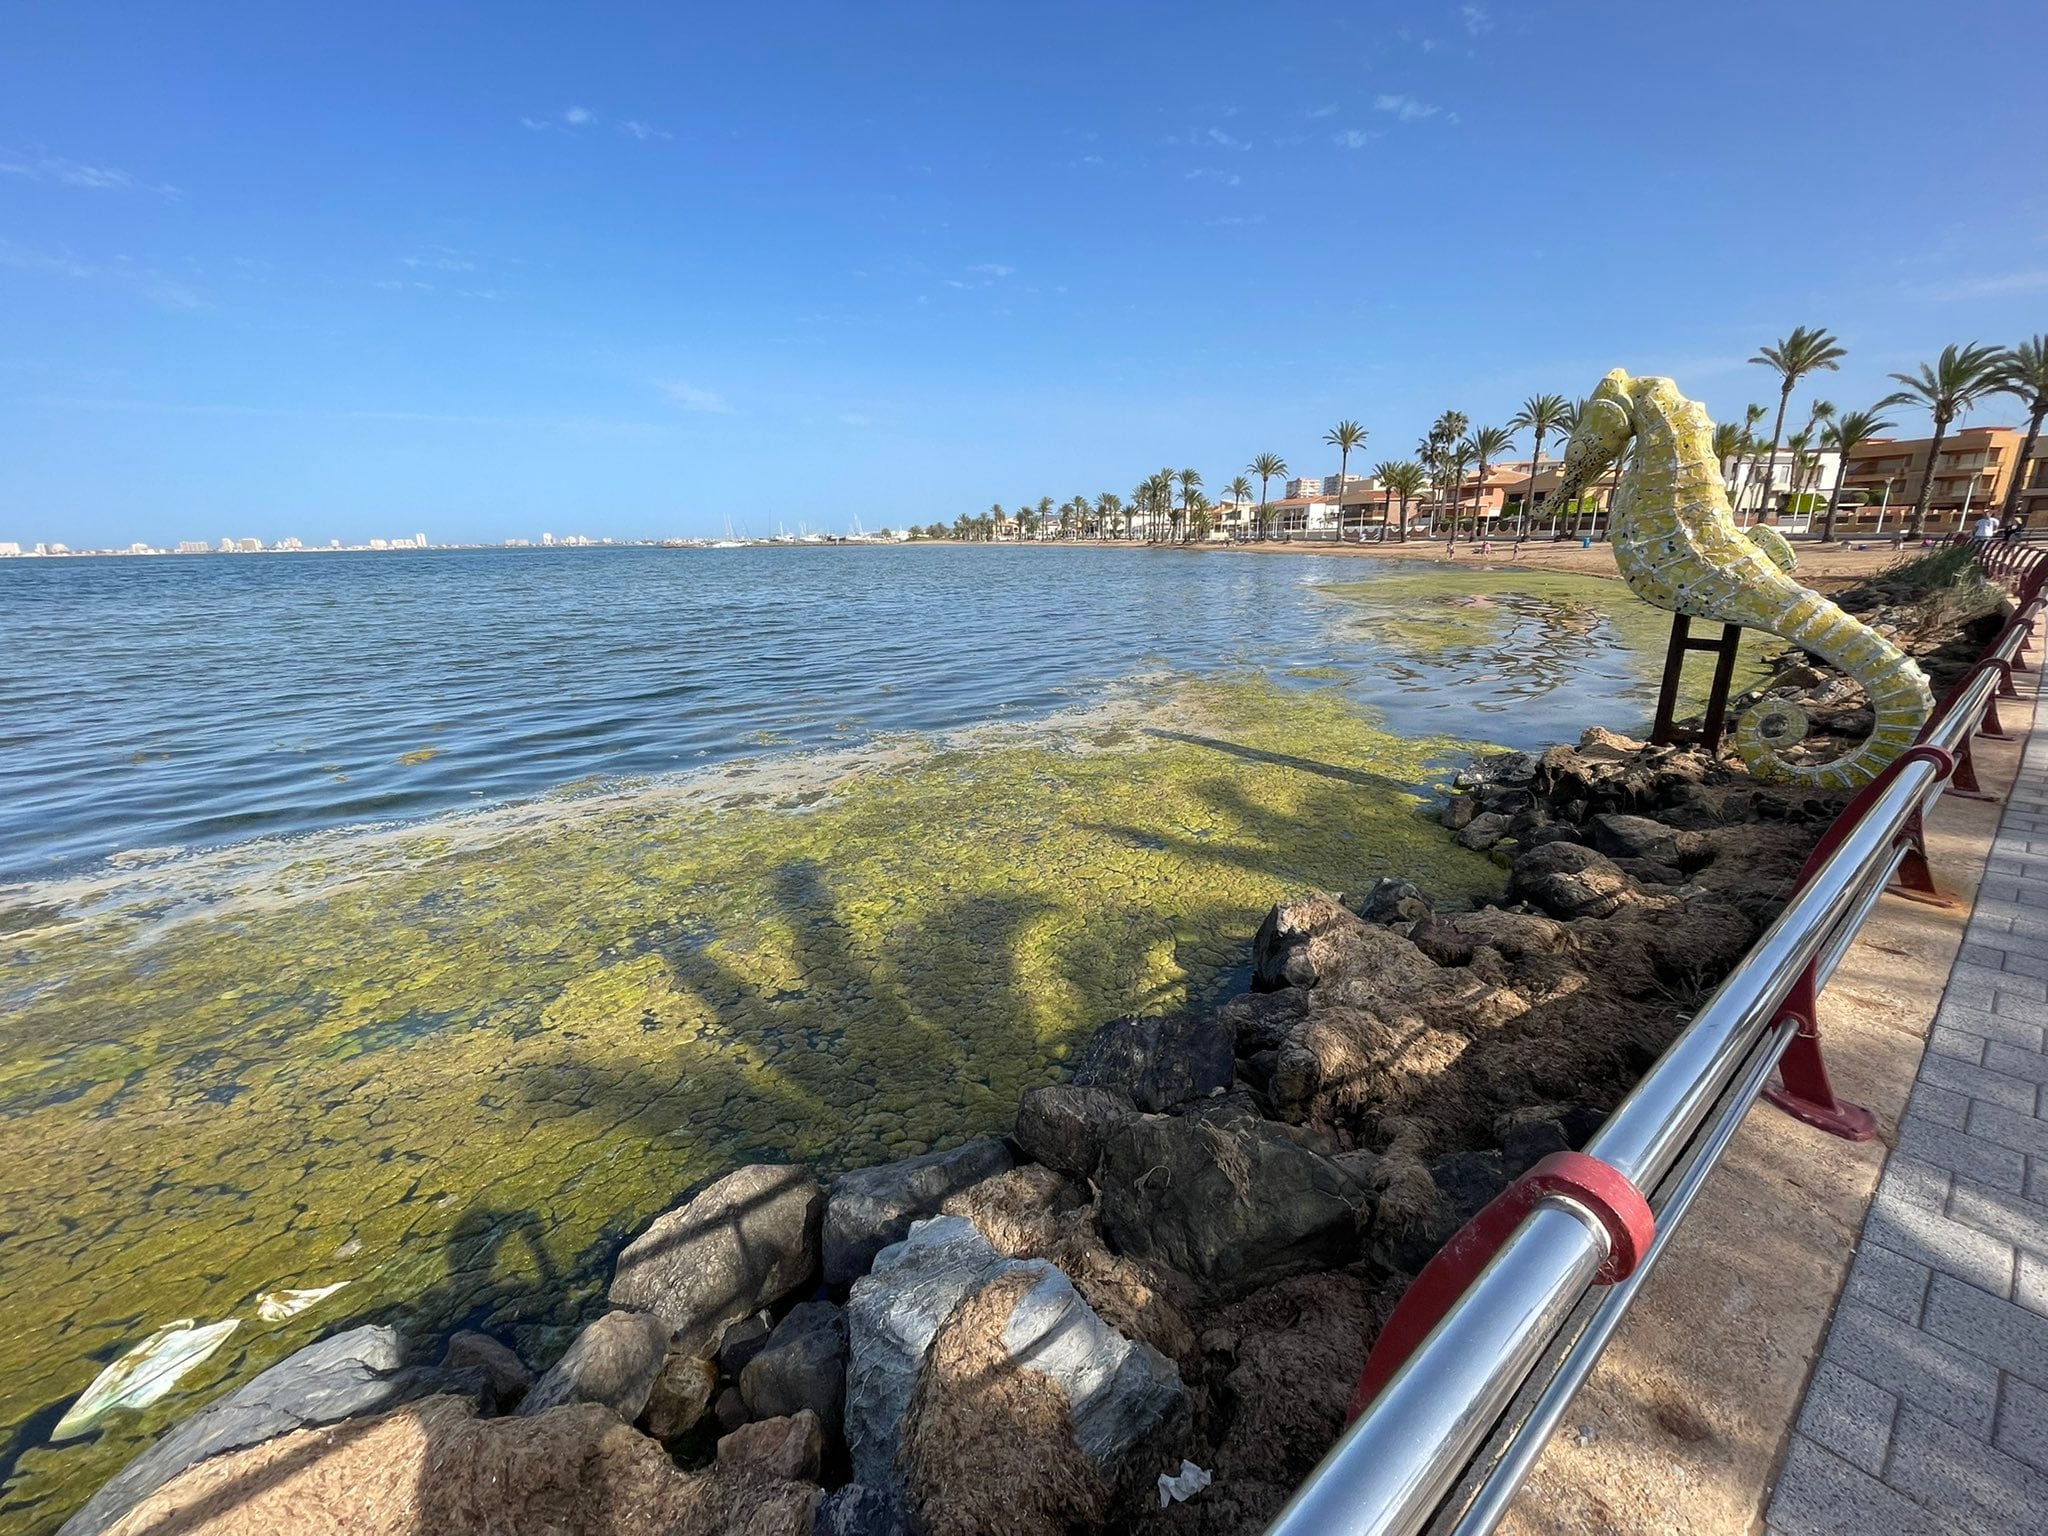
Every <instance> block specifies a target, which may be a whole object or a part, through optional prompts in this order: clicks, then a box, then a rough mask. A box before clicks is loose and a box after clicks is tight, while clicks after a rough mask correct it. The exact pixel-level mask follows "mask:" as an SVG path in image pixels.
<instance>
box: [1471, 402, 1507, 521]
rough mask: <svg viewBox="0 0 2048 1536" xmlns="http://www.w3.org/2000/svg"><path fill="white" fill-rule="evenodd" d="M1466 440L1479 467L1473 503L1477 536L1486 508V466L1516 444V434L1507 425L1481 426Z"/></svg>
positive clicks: (1473, 519) (1473, 516)
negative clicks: (1477, 487)
mask: <svg viewBox="0 0 2048 1536" xmlns="http://www.w3.org/2000/svg"><path fill="white" fill-rule="evenodd" d="M1465 441H1466V442H1467V443H1468V444H1469V445H1470V446H1471V449H1472V457H1473V458H1474V459H1475V460H1476V461H1477V462H1478V468H1479V489H1478V491H1477V493H1476V496H1475V499H1474V501H1473V504H1472V536H1473V537H1474V538H1477V537H1478V536H1479V530H1480V523H1481V521H1482V520H1483V518H1484V516H1485V509H1486V466H1487V465H1488V464H1490V463H1491V462H1493V460H1495V459H1497V458H1499V457H1500V456H1501V455H1502V454H1504V453H1506V452H1507V451H1508V450H1509V449H1510V448H1512V447H1514V446H1515V434H1514V433H1512V432H1510V431H1509V430H1508V429H1507V428H1506V427H1481V428H1480V429H1479V430H1478V431H1476V432H1474V433H1473V434H1472V435H1471V436H1470V437H1468V438H1467V439H1465Z"/></svg>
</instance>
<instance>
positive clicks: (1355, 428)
mask: <svg viewBox="0 0 2048 1536" xmlns="http://www.w3.org/2000/svg"><path fill="white" fill-rule="evenodd" d="M1365 435H1366V434H1365V428H1363V427H1361V426H1360V425H1359V424H1358V423H1357V422H1355V421H1352V420H1350V419H1349V418H1346V419H1345V420H1343V421H1340V422H1338V423H1337V425H1335V426H1334V427H1332V428H1330V430H1329V431H1327V432H1325V433H1324V434H1323V441H1324V442H1325V443H1327V444H1329V445H1330V446H1331V447H1332V448H1334V449H1336V450H1337V538H1338V540H1339V542H1341V541H1342V540H1343V538H1344V482H1345V481H1346V480H1347V479H1349V478H1350V475H1351V450H1352V449H1354V448H1363V447H1364V446H1365Z"/></svg>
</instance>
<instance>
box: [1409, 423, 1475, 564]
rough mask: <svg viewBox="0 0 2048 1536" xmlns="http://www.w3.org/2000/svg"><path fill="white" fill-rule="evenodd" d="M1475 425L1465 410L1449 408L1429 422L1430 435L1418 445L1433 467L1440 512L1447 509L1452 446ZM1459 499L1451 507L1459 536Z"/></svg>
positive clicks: (1460, 488) (1454, 530)
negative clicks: (1468, 418) (1444, 503)
mask: <svg viewBox="0 0 2048 1536" xmlns="http://www.w3.org/2000/svg"><path fill="white" fill-rule="evenodd" d="M1470 425H1471V422H1470V421H1468V420H1467V419H1466V416H1465V413H1464V412H1463V411H1445V412H1444V413H1443V414H1442V415H1441V416H1439V417H1437V419H1436V420H1435V421H1433V422H1431V423H1430V424H1429V435H1428V436H1427V437H1425V438H1423V440H1422V441H1421V442H1420V443H1418V444H1417V445H1416V448H1417V451H1418V452H1419V453H1420V454H1421V455H1422V462H1423V463H1424V464H1426V465H1428V466H1429V475H1430V480H1431V482H1432V488H1433V489H1434V490H1435V492H1436V503H1437V511H1438V513H1439V514H1441V513H1442V511H1443V501H1444V484H1445V482H1446V480H1448V479H1449V476H1450V455H1451V445H1452V444H1454V443H1455V442H1457V441H1458V439H1459V438H1461V437H1463V436H1464V435H1465V429H1466V428H1467V427H1468V426H1470ZM1463 489H1464V488H1463V486H1462V485H1460V486H1457V487H1456V490H1457V492H1458V500H1461V499H1462V492H1463ZM1458 500H1454V501H1453V503H1452V506H1451V532H1452V537H1453V538H1455V537H1456V536H1457V521H1458Z"/></svg>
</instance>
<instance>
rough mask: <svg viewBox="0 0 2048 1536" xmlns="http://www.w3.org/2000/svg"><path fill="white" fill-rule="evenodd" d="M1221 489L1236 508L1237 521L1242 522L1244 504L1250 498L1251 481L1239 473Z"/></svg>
mask: <svg viewBox="0 0 2048 1536" xmlns="http://www.w3.org/2000/svg"><path fill="white" fill-rule="evenodd" d="M1223 491H1224V494H1225V495H1227V496H1228V497H1229V498H1230V501H1231V505H1233V506H1235V507H1236V508H1237V516H1238V521H1239V522H1242V521H1243V520H1244V504H1245V503H1246V502H1248V501H1250V500H1251V499H1252V483H1251V481H1249V480H1247V479H1246V478H1245V477H1244V476H1243V475H1239V476H1238V477H1237V478H1236V479H1235V480H1232V481H1231V482H1230V484H1228V485H1226V486H1225V487H1223Z"/></svg>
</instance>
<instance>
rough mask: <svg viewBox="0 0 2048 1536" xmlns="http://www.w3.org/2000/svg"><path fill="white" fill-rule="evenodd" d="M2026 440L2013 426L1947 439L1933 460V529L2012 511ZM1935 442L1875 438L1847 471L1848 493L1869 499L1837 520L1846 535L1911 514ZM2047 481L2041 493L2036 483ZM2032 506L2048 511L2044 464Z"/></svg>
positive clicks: (2031, 492) (2031, 491)
mask: <svg viewBox="0 0 2048 1536" xmlns="http://www.w3.org/2000/svg"><path fill="white" fill-rule="evenodd" d="M2021 438H2022V434H2021V433H2019V432H2017V431H2015V430H2014V429H2013V428H2011V427H1960V428H1957V429H1955V430H1953V431H1951V432H1950V433H1949V434H1948V435H1947V436H1946V437H1944V438H1943V439H1942V441H1941V452H1940V454H1939V455H1937V456H1936V457H1935V460H1934V479H1933V482H1932V483H1931V485H1930V486H1929V487H1928V499H1927V530H1928V531H1929V532H1930V533H1931V532H1937V531H1947V530H1953V529H1955V528H1957V527H1959V526H1960V525H1961V523H1962V521H1963V518H1964V510H1965V508H1967V509H1968V515H1969V516H1970V517H1973V518H1974V517H1977V516H1979V515H1981V514H1982V513H1983V512H1984V510H1985V509H1986V508H1987V507H1988V508H1990V509H1991V510H1992V511H1993V512H1996V511H1998V510H2000V509H2001V508H2002V507H2004V505H2005V493H2006V491H2007V490H2008V489H2009V488H2010V487H2011V485H2012V480H2013V476H2014V474H2015V473H2017V472H2018V467H2019V454H2020V443H2021ZM1933 447H1934V439H1933V438H1931V437H1912V438H1872V439H1871V440H1870V441H1869V442H1867V443H1864V444H1862V445H1861V446H1860V447H1858V448H1857V449H1855V450H1854V451H1853V452H1852V453H1851V454H1850V455H1849V462H1848V463H1847V464H1846V465H1845V466H1844V467H1843V470H1842V489H1843V492H1844V494H1845V495H1846V494H1847V493H1848V492H1850V491H1861V492H1863V493H1864V495H1865V497H1866V498H1867V500H1866V502H1865V503H1864V505H1863V506H1861V507H1858V508H1856V509H1854V516H1853V517H1852V516H1850V515H1849V514H1848V513H1844V514H1842V515H1841V516H1839V517H1838V518H1837V519H1836V523H1837V526H1838V527H1840V528H1842V529H1844V530H1845V531H1855V530H1856V529H1858V528H1861V527H1872V528H1875V526H1876V523H1877V519H1878V517H1879V515H1880V513H1883V515H1884V517H1885V521H1886V525H1887V526H1896V520H1897V519H1898V518H1899V517H1901V516H1904V515H1907V514H1910V513H1911V511H1912V509H1913V502H1914V498H1915V497H1917V496H1918V495H1919V494H1920V477H1921V476H1922V475H1923V474H1924V473H1925V472H1926V470H1927V461H1928V454H1929V452H1930V451H1931V450H1932V449H1933ZM2035 480H2038V481H2040V482H2041V484H2040V486H2039V488H2038V494H2036V488H2035V487H2034V485H2033V483H2032V482H2033V481H2035ZM2027 502H2031V503H2032V504H2033V506H2034V507H2035V509H2036V510H2039V511H2044V512H2048V477H2043V475H2042V474H2041V470H2040V460H2039V459H2038V458H2037V459H2036V460H2035V462H2034V467H2033V469H2032V471H2031V472H2030V479H2029V482H2028V484H2027V486H2026V494H2025V498H2024V500H2023V506H2024V505H2025V504H2026V503H2027Z"/></svg>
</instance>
